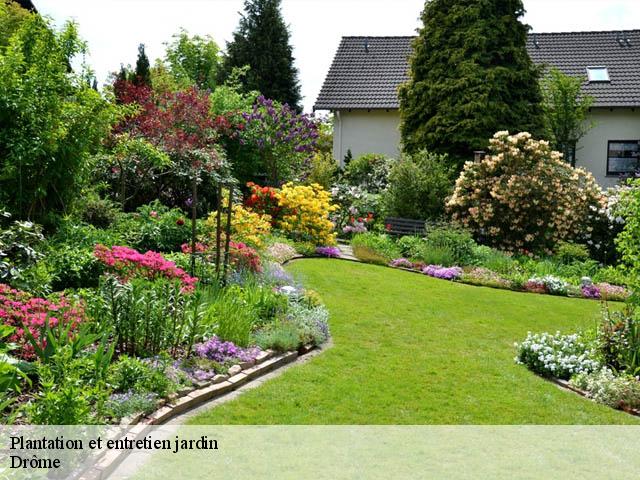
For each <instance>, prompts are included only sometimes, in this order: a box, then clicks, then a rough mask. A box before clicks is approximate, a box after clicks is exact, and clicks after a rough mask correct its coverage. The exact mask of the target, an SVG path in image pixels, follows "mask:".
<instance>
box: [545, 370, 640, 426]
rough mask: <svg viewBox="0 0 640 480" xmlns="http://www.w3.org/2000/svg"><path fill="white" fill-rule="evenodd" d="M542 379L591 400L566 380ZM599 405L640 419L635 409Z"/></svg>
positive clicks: (638, 411) (585, 393)
mask: <svg viewBox="0 0 640 480" xmlns="http://www.w3.org/2000/svg"><path fill="white" fill-rule="evenodd" d="M542 378H544V379H545V380H548V381H550V382H551V383H553V384H555V385H556V386H558V387H560V388H562V389H563V390H569V391H570V392H573V393H577V394H578V395H580V396H581V397H584V398H586V399H589V400H591V398H589V394H588V393H587V392H585V391H584V390H580V389H579V388H576V387H574V386H573V385H571V384H570V383H569V381H567V380H562V379H560V378H556V377H542ZM599 405H603V406H605V407H608V408H611V409H613V410H619V411H621V412H624V413H627V414H629V415H632V416H634V417H640V410H638V409H635V408H629V409H623V408H613V407H611V406H609V405H604V404H602V403H600V404H599Z"/></svg>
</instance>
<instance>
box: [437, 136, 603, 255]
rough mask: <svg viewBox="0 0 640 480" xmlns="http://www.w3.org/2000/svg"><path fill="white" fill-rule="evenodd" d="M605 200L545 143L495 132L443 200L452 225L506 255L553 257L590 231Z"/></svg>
mask: <svg viewBox="0 0 640 480" xmlns="http://www.w3.org/2000/svg"><path fill="white" fill-rule="evenodd" d="M604 206H605V197H604V194H603V192H602V190H601V189H600V188H599V187H598V185H597V184H596V181H595V179H594V177H593V175H591V173H588V172H587V171H585V170H583V169H581V168H572V167H571V165H569V164H568V163H566V162H565V161H564V160H563V159H562V155H561V154H560V153H558V152H555V151H553V150H551V148H550V147H549V143H548V142H546V141H538V140H534V139H533V138H531V135H530V134H528V133H518V134H517V135H509V132H498V133H496V134H495V135H494V137H493V138H492V139H491V142H490V154H489V155H487V156H486V157H485V158H484V159H483V160H482V161H480V162H467V163H466V164H465V166H464V169H463V171H462V173H461V175H460V177H458V180H457V181H456V186H455V190H454V192H453V195H452V196H451V197H450V198H449V200H448V201H447V208H448V211H449V212H450V213H451V215H452V217H453V220H455V221H458V222H460V223H462V224H463V225H464V226H465V227H467V228H469V229H471V230H472V231H473V232H474V233H475V235H476V237H478V238H481V239H482V240H483V242H484V243H486V244H489V245H490V246H493V247H496V248H498V249H500V250H504V251H508V252H521V253H529V252H545V253H547V254H551V253H552V250H553V248H554V246H555V245H556V244H557V243H558V242H560V241H562V240H568V241H570V240H572V239H575V238H577V237H579V236H580V235H581V234H583V233H584V231H585V230H587V229H588V226H587V225H586V221H587V218H588V215H589V213H590V212H591V211H593V209H600V208H602V207H604Z"/></svg>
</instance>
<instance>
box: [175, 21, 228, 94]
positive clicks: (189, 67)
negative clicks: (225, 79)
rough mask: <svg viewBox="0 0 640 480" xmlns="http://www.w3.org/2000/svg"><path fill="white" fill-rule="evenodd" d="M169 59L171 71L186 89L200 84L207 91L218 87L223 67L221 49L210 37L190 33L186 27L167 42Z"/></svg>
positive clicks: (177, 81) (179, 83)
mask: <svg viewBox="0 0 640 480" xmlns="http://www.w3.org/2000/svg"><path fill="white" fill-rule="evenodd" d="M166 47H167V51H166V57H165V61H166V63H167V64H168V66H169V71H170V72H171V74H172V75H173V77H174V78H175V80H176V83H177V84H178V85H179V86H181V87H182V88H186V87H190V86H193V85H195V86H197V87H198V88H200V89H203V90H207V89H208V90H211V91H213V90H214V89H215V88H216V77H217V75H218V70H219V68H220V61H221V58H220V48H219V47H218V45H217V44H216V42H215V41H214V40H213V38H211V37H209V36H205V37H200V36H198V35H194V36H192V37H190V36H189V34H188V33H187V31H186V30H184V29H182V30H180V32H179V33H177V34H175V35H174V36H173V39H172V41H171V42H169V43H168V44H166Z"/></svg>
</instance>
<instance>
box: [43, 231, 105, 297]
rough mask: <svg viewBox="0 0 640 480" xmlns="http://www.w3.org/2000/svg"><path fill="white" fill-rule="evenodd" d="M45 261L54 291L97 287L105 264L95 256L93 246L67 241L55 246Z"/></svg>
mask: <svg viewBox="0 0 640 480" xmlns="http://www.w3.org/2000/svg"><path fill="white" fill-rule="evenodd" d="M45 262H46V264H47V266H48V269H49V272H50V274H51V277H52V280H51V286H52V288H53V290H54V291H59V290H64V289H66V288H94V287H97V286H98V283H99V281H100V275H102V273H103V272H104V265H103V264H102V263H100V262H99V261H98V260H97V259H96V257H95V256H94V254H93V248H89V247H74V246H73V245H71V244H66V243H65V244H58V245H55V246H53V247H52V248H51V250H50V252H49V254H48V255H47V258H46V260H45Z"/></svg>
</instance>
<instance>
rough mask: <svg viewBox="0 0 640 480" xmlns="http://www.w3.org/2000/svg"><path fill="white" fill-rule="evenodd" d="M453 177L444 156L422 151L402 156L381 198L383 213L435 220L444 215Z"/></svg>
mask: <svg viewBox="0 0 640 480" xmlns="http://www.w3.org/2000/svg"><path fill="white" fill-rule="evenodd" d="M354 162H355V160H354ZM352 164H353V162H352ZM453 174H454V169H453V167H452V166H451V165H450V163H449V160H448V157H447V156H446V155H438V154H434V153H429V152H427V151H424V150H423V151H420V152H417V153H415V154H413V155H409V154H404V155H403V156H402V157H401V158H400V160H399V161H398V162H397V163H395V164H394V165H393V167H392V168H391V172H390V174H389V186H388V188H387V189H386V190H385V191H384V193H383V195H382V202H383V205H384V211H385V213H386V214H387V215H388V216H391V217H402V218H414V219H418V220H425V219H437V218H438V217H440V216H442V214H443V213H444V203H445V198H446V197H447V196H448V195H449V194H450V193H451V190H452V187H453Z"/></svg>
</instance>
